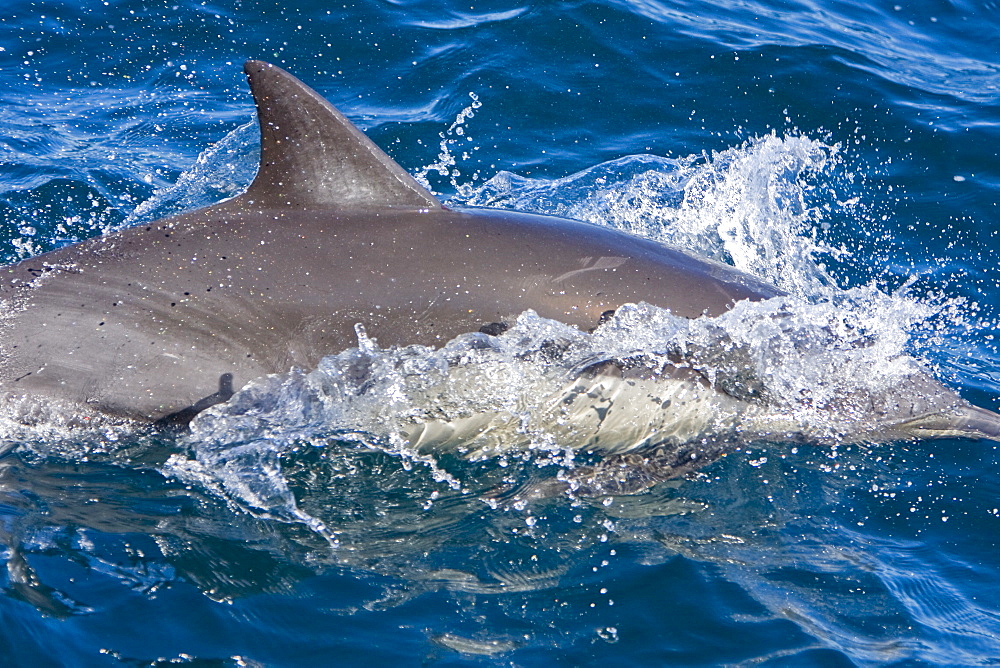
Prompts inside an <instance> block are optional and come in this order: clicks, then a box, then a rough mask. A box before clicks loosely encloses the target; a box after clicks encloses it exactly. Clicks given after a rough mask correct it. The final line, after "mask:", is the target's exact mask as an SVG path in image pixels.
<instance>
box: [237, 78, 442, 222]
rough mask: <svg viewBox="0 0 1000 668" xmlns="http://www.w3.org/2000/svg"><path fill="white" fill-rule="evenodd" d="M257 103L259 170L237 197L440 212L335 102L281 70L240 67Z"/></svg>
mask: <svg viewBox="0 0 1000 668" xmlns="http://www.w3.org/2000/svg"><path fill="white" fill-rule="evenodd" d="M243 69H244V70H245V71H246V73H247V77H248V78H249V79H250V90H251V91H252V92H253V97H254V100H255V102H256V103H257V117H258V120H259V121H260V167H259V168H258V171H257V176H256V178H254V181H253V183H252V184H251V185H250V188H249V190H247V192H246V194H245V195H243V198H244V200H245V201H249V202H253V203H254V205H256V206H264V207H288V206H294V207H305V208H337V209H356V208H367V207H383V206H401V207H414V208H440V206H441V204H440V203H439V202H438V201H437V199H436V198H435V197H434V195H432V194H430V193H429V192H427V190H426V189H425V188H424V187H423V186H421V185H420V184H419V183H417V181H416V180H415V179H414V178H413V177H412V176H410V175H409V174H408V173H407V172H406V170H404V169H403V168H402V167H400V166H399V165H398V164H396V162H395V161H394V160H393V159H392V158H390V157H389V156H388V155H386V154H385V153H384V152H383V151H382V149H380V148H379V147H378V146H376V145H375V144H374V143H373V142H372V141H371V140H370V139H368V137H366V136H365V135H364V133H362V132H361V131H360V130H358V129H357V128H356V127H354V124H353V123H351V122H350V121H349V120H347V118H345V117H344V115H343V114H341V113H340V112H339V111H337V110H336V109H335V108H334V107H333V105H331V104H330V103H329V102H327V101H326V100H324V99H323V98H322V97H321V96H320V95H319V94H318V93H317V92H316V91H314V90H312V89H311V88H309V87H308V86H306V85H305V84H304V83H302V82H301V81H299V80H298V79H296V78H295V77H293V76H292V75H291V74H289V73H288V72H286V71H284V70H283V69H281V68H280V67H276V66H275V65H271V64H270V63H265V62H262V61H259V60H250V61H247V63H246V65H245V66H244V68H243Z"/></svg>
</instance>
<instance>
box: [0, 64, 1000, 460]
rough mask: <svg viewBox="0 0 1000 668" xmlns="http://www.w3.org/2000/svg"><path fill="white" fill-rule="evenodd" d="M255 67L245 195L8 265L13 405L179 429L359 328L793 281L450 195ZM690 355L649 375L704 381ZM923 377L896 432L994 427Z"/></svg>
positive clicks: (424, 325) (719, 299)
mask: <svg viewBox="0 0 1000 668" xmlns="http://www.w3.org/2000/svg"><path fill="white" fill-rule="evenodd" d="M244 69H245V72H246V74H247V77H248V79H249V83H250V88H251V91H252V93H253V97H254V100H255V102H256V107H257V116H258V120H259V124H260V134H261V148H260V165H259V168H258V172H257V175H256V177H255V178H254V180H253V182H252V184H251V185H250V187H249V189H248V190H247V191H246V192H245V193H243V194H242V195H239V196H237V197H235V198H232V199H229V200H226V201H223V202H219V203H217V204H214V205H211V206H208V207H206V208H202V209H199V210H196V211H192V212H188V213H183V214H181V215H176V216H172V217H168V218H164V219H160V220H157V221H155V222H153V223H150V224H146V225H139V226H135V227H130V228H126V229H121V230H118V231H116V232H113V233H110V234H106V235H104V236H101V237H97V238H93V239H89V240H86V241H82V242H80V243H76V244H73V245H70V246H67V247H64V248H61V249H58V250H55V251H52V252H49V253H45V254H42V255H39V256H37V257H33V258H30V259H27V260H24V261H21V262H18V263H16V264H13V265H10V266H7V267H4V268H2V269H0V300H2V303H3V308H2V316H0V398H2V399H3V400H4V401H5V402H6V404H5V405H6V406H7V410H8V412H11V413H15V414H16V413H18V411H20V412H21V414H28V413H30V412H31V411H32V410H33V408H31V407H32V406H35V405H36V403H37V402H39V401H40V402H52V403H54V404H58V405H61V406H66V407H68V408H69V409H70V410H76V411H81V412H85V413H87V414H93V415H103V416H110V417H112V418H114V419H126V420H129V421H138V422H145V423H159V424H164V423H177V424H182V425H183V424H186V423H188V422H189V421H190V420H191V419H192V418H193V417H194V416H195V415H197V414H198V413H200V412H201V411H203V410H205V409H206V408H208V407H210V406H213V405H215V404H219V403H221V402H225V401H227V400H228V399H229V398H230V397H231V396H232V395H233V393H234V392H235V391H237V390H239V389H240V388H241V387H243V386H245V385H246V384H247V383H250V382H251V381H254V380H255V379H258V378H262V377H265V376H267V375H269V374H279V373H287V372H288V371H289V369H291V368H307V369H309V368H315V367H316V365H317V364H318V363H319V362H320V360H321V359H322V358H324V357H325V356H328V355H331V354H336V353H339V352H341V351H344V350H347V349H350V348H352V347H355V346H357V345H358V337H359V331H363V332H364V333H365V334H366V335H367V336H369V337H371V338H373V339H375V340H377V341H378V343H379V345H380V346H383V347H392V346H407V345H411V344H420V345H425V346H434V347H439V346H442V345H444V344H446V343H447V342H448V341H450V340H452V339H454V338H455V337H457V336H459V335H462V334H465V333H469V332H483V333H485V335H487V336H497V335H502V333H503V331H504V329H505V328H506V327H507V326H508V324H509V323H512V322H514V321H515V320H516V318H517V317H518V315H519V314H521V313H524V312H526V311H529V310H533V311H534V312H535V313H537V314H538V315H539V316H541V317H543V318H549V319H554V320H558V321H561V322H563V323H566V324H568V325H571V326H574V327H577V328H579V329H582V330H589V329H593V328H595V327H596V326H598V324H599V323H601V322H602V319H607V318H608V317H609V314H613V313H614V312H615V311H616V310H617V309H619V308H620V307H621V306H622V305H623V304H633V303H640V302H645V303H648V304H652V305H655V306H657V307H660V308H663V309H667V310H669V311H670V312H672V313H673V314H674V315H676V316H681V317H685V318H699V317H701V316H718V315H720V314H722V313H724V312H726V311H727V310H729V309H731V308H732V307H733V306H734V305H736V304H737V303H739V302H741V301H744V300H766V299H771V298H774V297H780V296H782V292H781V291H780V290H779V289H778V288H776V287H774V286H773V285H770V284H768V283H766V282H763V281H761V280H758V279H757V278H755V277H753V276H750V275H748V274H746V273H743V272H740V271H738V270H736V269H735V268H733V267H730V266H728V265H724V264H721V263H718V262H714V261H712V260H709V259H706V258H702V257H697V256H694V255H691V254H689V253H687V252H684V251H682V250H680V249H677V248H673V247H670V246H667V245H664V244H662V243H658V242H654V241H650V240H646V239H641V238H636V237H634V236H631V235H628V234H626V233H623V232H619V231H615V230H612V229H608V228H605V227H601V226H597V225H593V224H588V223H584V222H579V221H573V220H567V219H562V218H556V217H550V216H541V215H533V214H527V213H519V212H511V211H500V210H487V209H471V208H470V209H456V208H449V207H445V206H442V204H441V203H440V202H439V201H438V200H437V199H436V198H435V197H434V195H432V194H431V193H430V192H428V191H427V190H426V189H425V188H424V187H423V186H421V185H420V184H419V183H418V182H417V181H416V180H415V179H414V178H413V177H411V176H410V175H409V174H408V173H407V172H406V171H405V170H404V169H403V168H402V167H400V166H399V165H398V164H396V163H395V162H394V161H393V160H392V159H391V158H390V157H389V156H388V155H387V154H386V153H384V152H383V151H382V150H381V149H379V148H378V147H377V146H376V145H375V144H374V143H373V142H372V141H370V140H369V139H368V138H367V137H366V136H365V135H364V134H363V133H362V132H361V131H360V130H358V129H357V128H356V127H355V126H354V125H353V124H352V123H351V122H350V121H349V120H348V119H347V118H345V117H344V116H343V115H342V114H341V113H340V112H338V111H337V110H336V109H335V108H334V107H333V106H332V105H331V104H330V103H329V102H327V101H326V100H324V99H323V98H322V97H321V96H320V95H319V94H317V93H316V92H315V91H313V90H312V89H310V88H309V87H307V86H306V85H305V84H303V83H302V82H301V81H299V80H298V79H296V78H295V77H293V76H292V75H291V74H289V73H288V72H286V71H284V70H282V69H281V68H279V67H277V66H274V65H271V64H268V63H265V62H261V61H256V60H252V61H248V62H247V63H246V65H245V68H244ZM605 367H606V368H601V369H591V370H589V375H588V376H587V377H589V378H592V379H596V380H593V381H592V382H591V383H590V386H593V385H600V386H601V387H604V386H606V385H607V383H609V382H614V379H615V378H620V379H627V377H628V373H627V371H626V370H624V369H625V365H621V364H619V365H617V367H616V366H615V365H614V364H611V365H605ZM682 367H683V365H675V366H671V365H667V366H666V367H664V368H662V369H659V370H658V372H657V374H654V375H658V376H660V377H662V378H667V379H672V380H673V381H676V382H678V383H688V384H691V383H694V384H698V382H699V381H697V380H692V379H691V375H692V371H691V369H689V368H682ZM585 375H587V374H585ZM923 382H925V384H929V385H927V387H929V388H930V390H929V392H930V394H932V395H934V396H937V397H943V398H944V399H941V400H938V401H932V402H930V403H927V402H924V403H920V402H909V403H907V402H905V401H903V402H896V404H894V405H895V406H896V407H895V408H892V409H887V411H886V419H885V421H886V422H891V423H892V425H894V429H895V431H892V435H893V436H896V435H899V434H902V435H904V436H914V435H915V436H948V435H952V436H954V435H964V436H971V437H985V438H992V439H996V438H998V437H1000V416H998V415H996V414H994V413H992V412H990V411H987V410H985V409H982V408H978V407H975V406H973V405H971V404H969V403H967V402H965V401H964V400H962V399H960V398H959V397H958V396H957V395H956V394H955V393H954V392H952V391H951V390H949V389H947V388H945V387H944V386H943V385H941V384H939V383H937V381H934V380H933V379H930V378H927V379H925V380H924V381H923ZM585 385H586V383H585ZM588 387H589V386H588ZM699 387H702V388H703V389H702V390H699V392H702V394H704V393H705V391H707V390H704V387H709V386H708V385H706V384H705V383H704V382H702V383H701V385H700V386H699ZM578 389H579V388H577V390H578ZM924 389H926V388H924ZM709 390H710V393H714V394H716V395H718V396H719V397H720V399H719V401H723V403H725V402H727V401H729V399H730V397H728V395H726V392H725V390H724V389H722V388H721V387H718V386H715V385H711V386H710V387H709ZM570 391H576V390H570ZM577 394H580V392H577ZM584 394H585V392H584ZM925 394H926V393H925ZM26 406H27V408H26ZM660 410H669V409H665V408H664V409H660ZM654 422H655V421H654ZM622 428H627V425H624V426H623V427H622ZM416 431H420V430H416ZM413 438H414V439H419V438H421V437H420V435H419V434H417V435H414V436H413ZM431 440H433V439H431ZM654 440H655V439H654ZM646 441H649V439H646ZM644 442H645V441H644Z"/></svg>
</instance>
